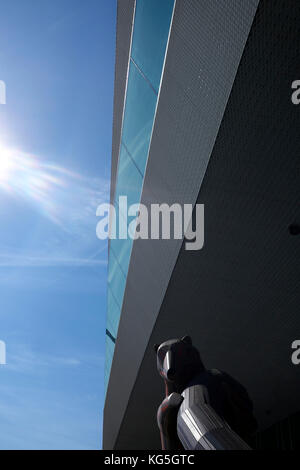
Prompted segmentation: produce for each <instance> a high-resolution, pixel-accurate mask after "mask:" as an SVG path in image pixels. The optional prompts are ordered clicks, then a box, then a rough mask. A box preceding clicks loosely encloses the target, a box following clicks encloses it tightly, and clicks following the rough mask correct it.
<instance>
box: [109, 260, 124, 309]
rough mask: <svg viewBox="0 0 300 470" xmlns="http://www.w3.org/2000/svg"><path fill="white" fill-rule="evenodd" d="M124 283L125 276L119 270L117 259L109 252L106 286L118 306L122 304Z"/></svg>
mask: <svg viewBox="0 0 300 470" xmlns="http://www.w3.org/2000/svg"><path fill="white" fill-rule="evenodd" d="M125 285H126V277H125V275H124V273H123V272H122V271H121V269H120V266H119V264H118V262H117V260H116V259H115V258H114V257H113V256H112V253H111V254H110V256H109V272H108V286H109V289H111V291H112V293H113V295H114V297H115V299H116V302H117V303H118V305H119V306H120V307H121V306H122V302H123V295H124V291H125Z"/></svg>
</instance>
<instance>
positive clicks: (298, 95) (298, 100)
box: [291, 80, 300, 105]
mask: <svg viewBox="0 0 300 470" xmlns="http://www.w3.org/2000/svg"><path fill="white" fill-rule="evenodd" d="M292 90H294V91H293V93H292V96H291V100H292V103H293V104H295V105H298V104H300V80H294V81H293V83H292Z"/></svg>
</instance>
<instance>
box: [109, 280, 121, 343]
mask: <svg viewBox="0 0 300 470" xmlns="http://www.w3.org/2000/svg"><path fill="white" fill-rule="evenodd" d="M107 313H108V315H107V325H106V327H107V329H108V331H109V332H110V333H111V335H112V336H113V337H114V338H116V337H117V333H118V326H119V320H120V307H119V305H118V304H117V302H116V299H115V297H114V295H113V293H112V291H111V290H110V288H109V289H108V293H107Z"/></svg>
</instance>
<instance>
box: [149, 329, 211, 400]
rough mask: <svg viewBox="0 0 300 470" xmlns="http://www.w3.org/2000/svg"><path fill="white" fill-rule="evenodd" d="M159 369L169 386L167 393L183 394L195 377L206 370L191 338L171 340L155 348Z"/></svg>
mask: <svg viewBox="0 0 300 470" xmlns="http://www.w3.org/2000/svg"><path fill="white" fill-rule="evenodd" d="M154 349H155V352H156V356H157V369H158V372H159V374H160V375H161V376H162V378H163V379H164V381H165V383H166V386H167V393H170V392H175V391H176V392H178V393H181V392H182V391H183V390H184V388H185V386H186V385H187V384H188V383H189V382H190V381H191V380H193V377H195V375H197V374H199V373H200V372H201V371H203V370H204V366H203V363H202V361H201V358H200V354H199V352H198V350H197V349H196V348H195V347H194V346H193V344H192V340H191V338H190V336H184V337H183V338H181V339H171V340H169V341H165V342H164V343H162V344H161V345H155V346H154Z"/></svg>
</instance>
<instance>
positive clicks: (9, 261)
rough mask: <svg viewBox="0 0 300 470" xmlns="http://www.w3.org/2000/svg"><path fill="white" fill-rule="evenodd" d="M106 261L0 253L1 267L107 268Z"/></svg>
mask: <svg viewBox="0 0 300 470" xmlns="http://www.w3.org/2000/svg"><path fill="white" fill-rule="evenodd" d="M106 264H107V261H106V259H93V258H75V257H69V258H64V257H63V256H61V257H53V256H48V257H47V256H45V257H38V256H26V255H23V254H20V255H16V254H6V253H5V254H1V253H0V267H31V268H34V267H53V266H56V267H57V266H65V267H67V266H71V267H82V266H90V267H97V266H106Z"/></svg>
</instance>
